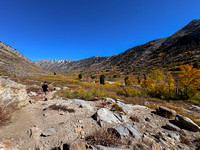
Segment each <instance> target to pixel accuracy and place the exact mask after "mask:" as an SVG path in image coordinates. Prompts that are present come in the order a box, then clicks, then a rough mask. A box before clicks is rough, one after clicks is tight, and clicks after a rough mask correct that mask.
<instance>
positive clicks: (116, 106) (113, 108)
mask: <svg viewBox="0 0 200 150" xmlns="http://www.w3.org/2000/svg"><path fill="white" fill-rule="evenodd" d="M111 111H122V112H123V109H122V107H120V106H119V105H118V104H116V103H115V104H113V105H112V108H111Z"/></svg>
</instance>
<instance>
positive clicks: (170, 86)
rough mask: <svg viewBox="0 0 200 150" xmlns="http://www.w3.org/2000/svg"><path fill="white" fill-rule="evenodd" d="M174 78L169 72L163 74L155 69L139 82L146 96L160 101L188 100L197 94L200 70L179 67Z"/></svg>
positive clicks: (188, 66) (187, 66)
mask: <svg viewBox="0 0 200 150" xmlns="http://www.w3.org/2000/svg"><path fill="white" fill-rule="evenodd" d="M180 70H181V71H180V72H179V73H178V75H176V81H175V77H173V75H172V74H171V72H167V73H163V72H162V71H160V70H158V69H155V70H153V71H152V72H151V73H150V74H148V75H147V76H146V78H145V79H143V80H142V81H141V86H142V87H143V88H144V89H146V92H147V93H148V95H150V96H152V97H157V98H160V99H190V98H192V96H193V95H194V94H195V93H197V92H199V91H198V90H197V89H198V88H199V85H200V70H199V69H196V68H193V66H190V65H184V66H182V67H180Z"/></svg>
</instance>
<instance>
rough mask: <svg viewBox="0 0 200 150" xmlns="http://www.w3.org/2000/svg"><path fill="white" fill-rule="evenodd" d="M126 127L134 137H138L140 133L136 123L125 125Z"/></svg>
mask: <svg viewBox="0 0 200 150" xmlns="http://www.w3.org/2000/svg"><path fill="white" fill-rule="evenodd" d="M126 128H127V129H128V130H129V131H130V133H131V135H132V136H134V137H135V138H136V139H139V138H140V137H141V134H140V132H139V130H138V129H137V126H136V125H126Z"/></svg>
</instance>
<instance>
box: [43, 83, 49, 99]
mask: <svg viewBox="0 0 200 150" xmlns="http://www.w3.org/2000/svg"><path fill="white" fill-rule="evenodd" d="M42 89H43V92H44V101H47V92H49V88H48V85H47V82H46V81H45V82H44V84H43V85H42Z"/></svg>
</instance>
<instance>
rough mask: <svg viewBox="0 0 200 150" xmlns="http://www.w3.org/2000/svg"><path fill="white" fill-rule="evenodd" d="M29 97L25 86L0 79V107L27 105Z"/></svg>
mask: <svg viewBox="0 0 200 150" xmlns="http://www.w3.org/2000/svg"><path fill="white" fill-rule="evenodd" d="M29 101H30V97H29V96H28V94H27V91H26V86H25V85H22V84H19V83H16V82H14V81H11V80H10V79H4V78H2V77H0V105H1V107H7V106H9V105H12V104H13V105H17V106H18V107H21V106H24V105H26V104H28V102H29Z"/></svg>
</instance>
